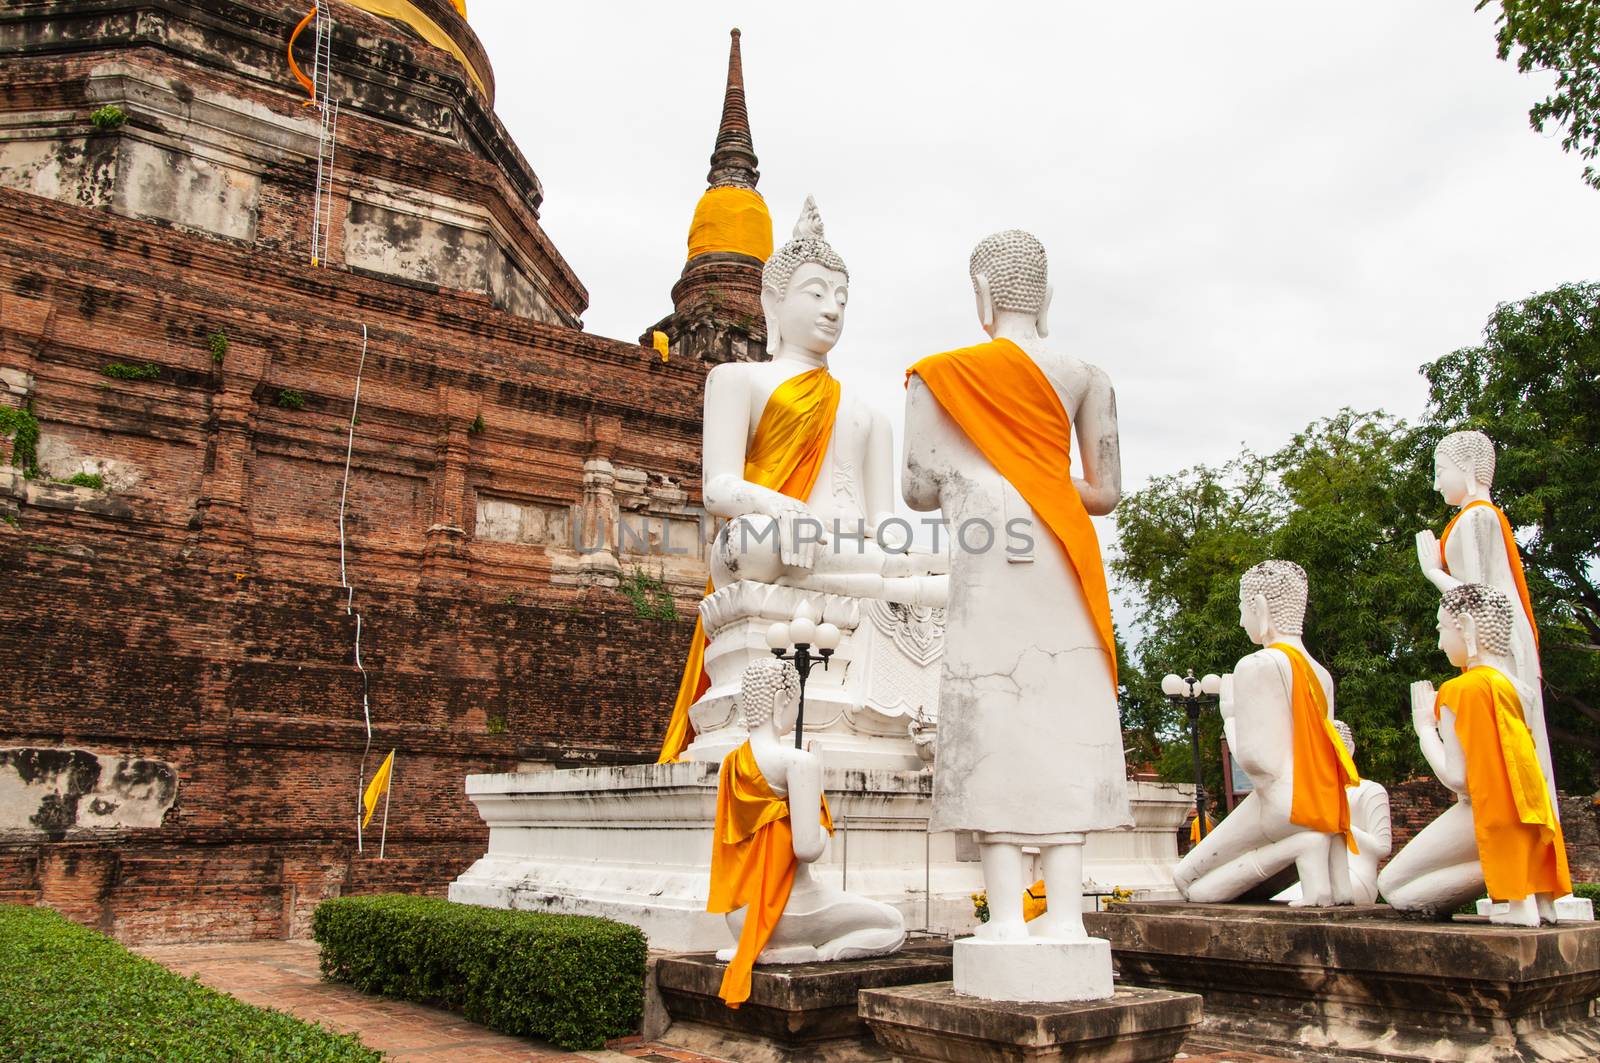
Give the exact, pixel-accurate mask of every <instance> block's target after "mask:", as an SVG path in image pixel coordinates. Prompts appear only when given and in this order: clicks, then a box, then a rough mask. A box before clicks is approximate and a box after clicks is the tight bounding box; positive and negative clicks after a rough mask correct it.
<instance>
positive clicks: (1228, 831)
mask: <svg viewBox="0 0 1600 1063" xmlns="http://www.w3.org/2000/svg"><path fill="white" fill-rule="evenodd" d="M1306 598H1307V586H1306V574H1305V572H1304V571H1303V570H1302V569H1301V568H1300V566H1299V565H1296V564H1294V563H1293V562H1292V561H1263V562H1262V563H1261V564H1259V565H1257V566H1255V567H1254V568H1252V569H1250V570H1249V571H1248V572H1246V573H1245V574H1244V576H1243V577H1241V578H1240V580H1239V624H1240V626H1241V627H1243V628H1244V631H1245V634H1246V635H1248V636H1250V641H1251V642H1254V643H1255V644H1256V645H1258V646H1260V647H1262V648H1261V649H1260V650H1257V651H1256V652H1255V653H1252V654H1251V655H1250V656H1248V657H1245V658H1243V659H1242V660H1240V661H1239V663H1238V664H1237V665H1235V666H1234V670H1233V673H1232V674H1231V675H1227V676H1224V677H1223V680H1222V699H1221V710H1222V719H1223V729H1224V731H1225V732H1226V734H1227V737H1228V749H1229V750H1230V751H1231V752H1232V754H1233V757H1234V759H1235V760H1236V761H1237V762H1238V764H1239V766H1240V767H1241V768H1243V769H1244V771H1245V773H1246V774H1247V775H1249V776H1250V781H1251V782H1252V783H1253V784H1254V785H1255V788H1254V789H1253V790H1252V791H1251V792H1250V793H1249V795H1247V796H1246V797H1245V799H1244V800H1243V801H1241V802H1240V803H1239V806H1238V807H1237V808H1235V809H1234V810H1233V811H1232V812H1230V813H1229V814H1228V817H1227V818H1226V819H1224V820H1223V821H1222V822H1221V823H1220V824H1219V825H1218V826H1217V828H1216V829H1215V830H1213V831H1212V832H1211V833H1210V834H1208V835H1206V836H1205V838H1204V839H1202V840H1201V842H1200V844H1199V845H1197V846H1195V847H1194V848H1193V849H1192V850H1190V851H1189V853H1188V855H1186V856H1185V857H1184V858H1183V860H1182V861H1180V862H1179V864H1178V867H1177V870H1176V871H1175V872H1173V880H1174V882H1175V883H1176V884H1177V887H1178V890H1179V892H1181V893H1182V894H1183V895H1184V897H1185V898H1187V899H1188V900H1191V901H1196V902H1202V903H1217V902H1223V901H1231V900H1236V899H1237V898H1239V897H1240V896H1242V895H1243V894H1245V893H1248V892H1249V891H1250V890H1252V889H1255V888H1256V887H1258V886H1262V885H1264V884H1265V883H1267V882H1268V881H1269V880H1271V879H1272V878H1274V877H1275V876H1276V875H1278V873H1279V872H1281V871H1283V870H1284V869H1285V868H1287V867H1289V865H1291V864H1293V865H1294V867H1295V870H1296V872H1297V873H1298V875H1299V878H1300V896H1299V897H1298V898H1297V899H1295V900H1291V901H1290V902H1289V903H1290V904H1292V905H1294V906H1295V907H1302V906H1305V907H1326V906H1328V905H1333V904H1350V903H1352V902H1353V901H1354V900H1355V899H1356V898H1355V892H1354V890H1353V889H1352V885H1351V880H1350V866H1349V855H1350V854H1358V853H1359V852H1360V846H1359V844H1358V843H1357V838H1356V835H1355V833H1354V832H1353V831H1352V829H1351V822H1350V803H1349V794H1348V792H1347V789H1348V788H1349V787H1353V786H1356V785H1357V784H1358V783H1359V782H1360V781H1361V780H1360V777H1359V776H1358V775H1357V774H1356V769H1355V764H1354V763H1353V762H1352V761H1351V759H1350V753H1349V750H1348V749H1347V748H1346V746H1345V743H1344V742H1343V741H1341V739H1340V737H1339V734H1338V732H1337V731H1335V730H1334V728H1333V723H1332V720H1333V707H1334V700H1333V677H1332V676H1330V675H1329V674H1328V670H1327V669H1326V668H1324V667H1323V666H1322V665H1321V664H1320V663H1318V662H1317V661H1316V660H1315V659H1313V658H1312V656H1311V654H1310V652H1309V651H1308V650H1307V649H1306V646H1305V643H1304V642H1303V641H1302V640H1301V637H1300V635H1301V629H1302V627H1303V624H1304V620H1305V613H1306ZM1385 826H1386V827H1387V823H1385Z"/></svg>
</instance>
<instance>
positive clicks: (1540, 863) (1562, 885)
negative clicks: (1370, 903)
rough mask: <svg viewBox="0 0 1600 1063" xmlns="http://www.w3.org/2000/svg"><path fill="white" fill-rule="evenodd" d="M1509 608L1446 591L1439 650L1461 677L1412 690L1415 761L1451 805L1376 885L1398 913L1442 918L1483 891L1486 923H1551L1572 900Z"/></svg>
mask: <svg viewBox="0 0 1600 1063" xmlns="http://www.w3.org/2000/svg"><path fill="white" fill-rule="evenodd" d="M1515 609H1516V607H1515V606H1513V605H1512V604H1511V601H1510V599H1508V598H1507V597H1506V596H1505V595H1504V594H1501V593H1500V592H1499V591H1497V590H1494V589H1493V588H1491V587H1486V586H1483V585H1482V584H1477V583H1464V584H1461V585H1460V586H1456V587H1452V588H1451V589H1450V590H1448V591H1446V592H1445V594H1444V601H1443V603H1442V604H1441V605H1440V606H1439V648H1440V649H1441V650H1443V651H1444V652H1445V656H1447V657H1449V658H1450V663H1451V664H1453V665H1455V666H1456V667H1457V668H1460V669H1462V670H1463V671H1462V673H1461V674H1460V675H1459V676H1456V677H1455V678H1454V679H1451V680H1448V681H1447V682H1446V683H1445V684H1444V685H1443V686H1441V687H1440V688H1439V691H1438V693H1437V694H1435V693H1434V689H1433V684H1432V683H1428V682H1420V683H1413V684H1412V685H1411V718H1412V725H1413V726H1414V727H1415V728H1416V731H1417V738H1418V740H1419V741H1420V743H1421V745H1422V755H1423V756H1424V757H1426V758H1427V759H1428V764H1429V766H1430V767H1432V768H1433V771H1434V774H1435V775H1437V776H1438V777H1439V781H1440V782H1442V783H1444V784H1445V785H1446V786H1447V787H1449V788H1450V789H1451V790H1454V791H1455V792H1456V794H1457V797H1458V800H1457V802H1456V804H1455V805H1453V806H1452V807H1450V808H1448V809H1446V810H1445V812H1444V813H1443V814H1442V815H1440V816H1439V818H1438V819H1436V820H1434V821H1433V822H1432V823H1430V824H1428V825H1427V826H1426V827H1424V828H1423V829H1422V831H1421V832H1420V833H1419V834H1418V835H1417V836H1416V837H1415V838H1413V839H1411V841H1410V843H1409V844H1407V845H1406V847H1405V848H1403V849H1401V850H1400V853H1399V855H1397V856H1396V857H1395V858H1394V859H1393V860H1392V861H1390V862H1389V865H1388V866H1387V867H1385V868H1384V869H1383V873H1382V874H1381V875H1379V876H1378V888H1379V889H1380V890H1381V891H1382V893H1383V899H1384V900H1386V901H1388V902H1389V903H1390V904H1391V905H1393V906H1394V907H1395V908H1397V909H1399V910H1400V911H1405V912H1418V913H1422V914H1426V915H1448V914H1449V913H1451V912H1452V911H1454V910H1455V909H1456V908H1457V907H1458V906H1459V905H1461V904H1462V903H1464V902H1466V901H1469V900H1471V899H1472V898H1474V897H1476V896H1478V895H1479V894H1480V893H1481V892H1482V891H1483V890H1485V889H1486V888H1487V890H1488V893H1489V899H1490V900H1491V901H1492V902H1494V903H1492V904H1491V906H1490V916H1489V918H1490V922H1494V923H1505V924H1511V925H1516V926H1538V925H1539V922H1540V920H1541V919H1543V920H1545V921H1554V919H1555V914H1556V913H1555V906H1554V903H1553V902H1554V899H1555V898H1556V897H1561V896H1565V895H1566V894H1569V893H1571V892H1572V879H1571V875H1570V874H1569V872H1568V870H1567V846H1566V841H1565V839H1563V838H1562V835H1561V824H1560V822H1559V821H1558V820H1557V819H1556V816H1555V810H1554V808H1553V806H1552V805H1551V802H1550V792H1549V788H1548V784H1547V781H1546V779H1545V777H1544V773H1543V772H1542V771H1541V770H1540V767H1539V756H1538V752H1537V750H1536V749H1535V746H1534V741H1533V735H1532V733H1531V732H1530V731H1529V729H1528V724H1527V721H1526V719H1525V717H1524V715H1523V706H1524V705H1525V704H1527V699H1528V698H1529V697H1530V692H1529V690H1528V688H1527V686H1526V684H1524V683H1523V682H1522V680H1520V679H1518V678H1516V668H1515V663H1514V661H1513V659H1512V656H1511V647H1512V635H1511V632H1512V624H1513V622H1514V617H1515Z"/></svg>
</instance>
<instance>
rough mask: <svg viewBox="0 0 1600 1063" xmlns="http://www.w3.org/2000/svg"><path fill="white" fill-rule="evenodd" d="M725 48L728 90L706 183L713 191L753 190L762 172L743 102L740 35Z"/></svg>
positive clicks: (737, 32)
mask: <svg viewBox="0 0 1600 1063" xmlns="http://www.w3.org/2000/svg"><path fill="white" fill-rule="evenodd" d="M731 37H732V43H731V44H730V45H729V46H728V87H727V89H726V90H725V91H724V92H723V96H722V124H721V125H720V126H719V127H718V128H717V145H716V147H715V148H714V149H712V152H711V172H710V173H709V174H707V175H706V181H707V183H708V184H709V185H710V187H712V188H720V187H726V186H730V185H731V186H733V187H735V188H750V189H753V188H755V187H756V182H757V181H759V180H760V179H761V171H759V170H757V169H756V163H757V161H758V160H757V159H756V147H755V143H754V142H753V141H752V140H751V139H750V112H749V110H748V109H747V108H746V106H745V99H744V62H743V60H742V59H741V57H740V54H739V31H738V30H737V29H735V30H734V31H733V32H732V34H731Z"/></svg>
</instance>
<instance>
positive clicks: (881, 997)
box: [861, 982, 1200, 1063]
mask: <svg viewBox="0 0 1600 1063" xmlns="http://www.w3.org/2000/svg"><path fill="white" fill-rule="evenodd" d="M861 1017H862V1018H863V1019H865V1020H866V1022H867V1025H868V1026H869V1027H871V1029H872V1033H873V1036H875V1037H876V1038H877V1039H878V1043H879V1044H880V1045H882V1046H883V1047H884V1048H886V1049H888V1050H889V1052H890V1053H891V1054H892V1056H893V1058H894V1059H895V1060H897V1061H900V1063H971V1061H973V1060H1004V1061H1016V1063H1023V1061H1028V1063H1035V1061H1038V1063H1045V1061H1056V1060H1061V1061H1065V1060H1072V1061H1073V1063H1156V1061H1157V1060H1160V1061H1162V1063H1165V1061H1167V1060H1171V1059H1172V1058H1173V1056H1175V1055H1176V1054H1177V1052H1178V1049H1179V1048H1180V1047H1181V1046H1182V1045H1183V1042H1184V1038H1185V1037H1187V1036H1188V1034H1189V1032H1190V1031H1191V1030H1192V1029H1194V1026H1195V1024H1196V1023H1197V1022H1199V1021H1200V998H1199V997H1197V996H1194V995H1193V994H1190V993H1172V992H1167V991H1165V990H1160V989H1133V988H1121V989H1118V990H1117V991H1116V993H1115V995H1114V996H1112V997H1111V998H1110V999H1109V1000H1094V1001H1083V1002H1079V1003H1069V1004H1020V1003H1005V1002H1001V1001H995V1000H978V999H976V998H974V997H967V996H961V995H960V994H958V993H956V991H955V989H954V987H953V986H952V985H951V984H950V983H949V982H938V983H935V984H933V985H916V986H906V987H904V988H900V989H868V990H864V991H863V992H862V993H861Z"/></svg>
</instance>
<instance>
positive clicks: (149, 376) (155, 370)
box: [100, 362, 161, 380]
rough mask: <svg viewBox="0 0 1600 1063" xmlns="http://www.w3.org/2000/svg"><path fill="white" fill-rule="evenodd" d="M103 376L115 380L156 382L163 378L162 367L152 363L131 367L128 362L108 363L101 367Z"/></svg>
mask: <svg viewBox="0 0 1600 1063" xmlns="http://www.w3.org/2000/svg"><path fill="white" fill-rule="evenodd" d="M100 373H101V375H102V376H108V377H110V378H111V379H113V380H155V379H156V378H158V377H159V376H161V367H160V366H159V365H154V364H152V363H150V362H145V363H143V364H142V365H129V364H128V363H127V362H107V363H106V364H105V365H103V366H101V367H100Z"/></svg>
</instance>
